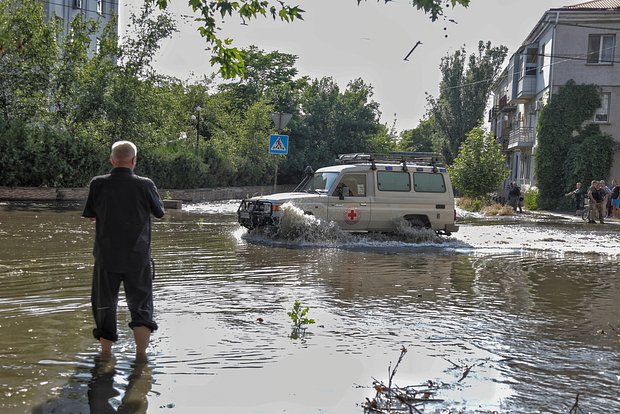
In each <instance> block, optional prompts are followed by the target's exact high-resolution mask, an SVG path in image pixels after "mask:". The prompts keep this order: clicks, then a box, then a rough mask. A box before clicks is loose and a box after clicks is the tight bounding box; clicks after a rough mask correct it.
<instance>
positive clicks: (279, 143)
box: [269, 134, 288, 155]
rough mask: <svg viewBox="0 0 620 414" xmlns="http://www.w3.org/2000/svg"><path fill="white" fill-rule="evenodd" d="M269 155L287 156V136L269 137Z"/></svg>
mask: <svg viewBox="0 0 620 414" xmlns="http://www.w3.org/2000/svg"><path fill="white" fill-rule="evenodd" d="M269 153H270V154H281V155H286V154H288V135H276V134H273V135H270V136H269Z"/></svg>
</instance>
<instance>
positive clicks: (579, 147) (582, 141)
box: [534, 80, 613, 209]
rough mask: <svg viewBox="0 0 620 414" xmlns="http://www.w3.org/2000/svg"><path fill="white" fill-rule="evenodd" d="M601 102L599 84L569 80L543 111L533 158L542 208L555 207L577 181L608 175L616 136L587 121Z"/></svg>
mask: <svg viewBox="0 0 620 414" xmlns="http://www.w3.org/2000/svg"><path fill="white" fill-rule="evenodd" d="M600 105H601V97H600V92H599V88H598V87H597V86H596V85H577V84H576V83H575V81H573V80H569V81H568V82H567V83H566V85H564V86H563V87H562V88H561V89H560V91H559V92H558V93H557V94H555V95H552V96H551V99H550V100H549V103H548V104H547V105H545V107H544V108H543V110H542V111H541V113H540V117H539V119H538V131H537V150H536V154H535V161H534V163H535V164H534V167H535V172H536V177H537V180H538V188H539V191H540V194H539V203H540V207H541V208H545V209H555V208H556V207H557V206H558V203H559V201H560V200H561V199H562V195H563V194H564V193H566V192H567V191H569V190H571V189H572V188H574V186H575V182H577V181H580V182H583V183H584V185H587V184H588V183H589V182H590V181H591V180H593V179H596V180H600V179H604V178H605V177H607V176H608V175H609V170H610V168H611V165H612V162H613V160H612V158H613V139H612V138H611V137H609V136H607V135H605V134H603V133H602V132H601V130H600V128H599V126H598V125H596V124H592V123H591V122H588V121H590V120H592V119H593V117H594V112H595V110H596V109H597V108H598V107H600Z"/></svg>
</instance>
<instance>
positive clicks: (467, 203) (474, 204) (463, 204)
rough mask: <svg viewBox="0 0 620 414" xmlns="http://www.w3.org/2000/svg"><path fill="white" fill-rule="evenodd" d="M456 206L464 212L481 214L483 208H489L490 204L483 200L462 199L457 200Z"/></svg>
mask: <svg viewBox="0 0 620 414" xmlns="http://www.w3.org/2000/svg"><path fill="white" fill-rule="evenodd" d="M456 204H457V205H458V206H459V207H460V208H462V209H463V210H466V211H473V212H479V211H482V209H483V207H485V206H487V205H488V204H489V202H488V201H485V200H484V199H482V198H474V197H461V198H458V199H457V200H456Z"/></svg>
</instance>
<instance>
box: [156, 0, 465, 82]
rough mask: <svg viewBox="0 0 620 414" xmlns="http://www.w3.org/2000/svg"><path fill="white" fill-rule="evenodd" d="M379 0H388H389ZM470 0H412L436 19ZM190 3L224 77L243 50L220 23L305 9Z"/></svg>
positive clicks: (259, 1) (250, 1)
mask: <svg viewBox="0 0 620 414" xmlns="http://www.w3.org/2000/svg"><path fill="white" fill-rule="evenodd" d="M377 1H384V2H385V3H388V1H389V0H377ZM361 2H362V0H357V4H358V6H359V4H360V3H361ZM469 2H470V0H411V5H412V6H413V7H416V8H417V9H418V10H421V11H423V12H424V13H428V14H429V16H430V18H431V20H433V21H435V20H437V19H438V18H440V17H441V16H442V15H443V10H444V7H450V6H452V7H455V6H456V5H457V4H460V5H461V6H463V7H467V6H469ZM145 3H146V4H148V5H151V4H153V3H155V4H157V6H159V8H160V9H162V10H165V9H166V8H167V7H168V4H169V3H170V1H169V0H145ZM188 4H189V5H190V6H191V7H192V10H193V11H194V13H196V14H197V17H196V21H198V22H200V23H201V26H200V27H199V28H198V31H199V32H200V34H201V35H202V37H204V38H205V40H206V41H207V43H208V44H209V46H210V48H211V50H212V51H213V52H212V55H211V65H212V66H216V65H217V66H219V67H220V73H221V75H222V76H223V77H225V78H233V77H235V76H239V75H242V74H243V71H244V64H243V63H244V60H243V55H242V52H241V51H239V50H238V49H237V48H235V47H233V46H231V45H232V42H233V40H232V39H228V38H226V39H222V38H221V37H220V33H219V32H220V29H221V26H222V25H223V24H224V22H225V20H226V19H227V18H229V17H233V16H237V17H238V18H239V20H240V22H241V23H243V24H245V23H247V22H248V21H250V20H253V19H256V18H257V17H267V16H270V17H271V18H273V19H274V20H276V19H280V20H282V21H286V22H292V21H294V20H296V19H297V20H303V14H304V13H305V11H304V10H302V9H300V8H299V6H290V5H288V4H286V3H285V2H284V1H281V0H277V1H276V0H236V1H231V0H188Z"/></svg>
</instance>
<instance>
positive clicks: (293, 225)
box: [250, 203, 444, 246]
mask: <svg viewBox="0 0 620 414" xmlns="http://www.w3.org/2000/svg"><path fill="white" fill-rule="evenodd" d="M282 211H283V213H284V214H283V216H282V219H281V221H280V225H279V226H278V227H277V228H275V227H265V228H260V229H254V230H252V231H251V232H250V233H251V234H252V235H256V236H262V237H268V238H269V239H270V240H273V241H284V242H287V243H294V244H304V245H307V244H311V245H334V244H338V245H348V246H350V245H352V244H353V245H355V244H368V243H371V244H376V243H377V242H378V243H388V244H389V243H392V242H399V243H406V244H440V243H443V241H444V240H443V239H442V237H440V236H438V235H437V234H436V233H435V232H434V231H433V230H431V229H425V228H417V227H411V225H410V223H409V222H408V221H406V220H404V219H403V220H399V221H395V222H394V232H393V233H391V234H386V233H372V232H371V233H349V232H346V231H344V230H342V229H341V228H340V227H339V226H338V225H337V224H336V223H335V222H333V221H326V220H321V219H319V218H317V217H315V216H312V215H308V214H304V212H303V210H301V209H299V208H298V207H295V206H294V205H293V204H291V203H285V204H283V205H282Z"/></svg>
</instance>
